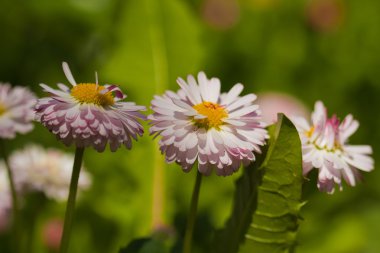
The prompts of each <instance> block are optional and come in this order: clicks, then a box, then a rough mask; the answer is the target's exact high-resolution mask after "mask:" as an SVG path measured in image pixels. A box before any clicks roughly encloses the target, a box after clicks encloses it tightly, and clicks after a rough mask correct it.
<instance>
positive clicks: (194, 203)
mask: <svg viewBox="0 0 380 253" xmlns="http://www.w3.org/2000/svg"><path fill="white" fill-rule="evenodd" d="M201 182H202V174H201V173H200V172H199V171H197V178H196V180H195V185H194V189H193V195H192V197H191V204H190V213H189V216H188V219H187V225H186V231H185V239H184V244H183V253H191V242H192V239H193V230H194V223H195V217H196V214H197V207H198V199H199V191H200V188H201Z"/></svg>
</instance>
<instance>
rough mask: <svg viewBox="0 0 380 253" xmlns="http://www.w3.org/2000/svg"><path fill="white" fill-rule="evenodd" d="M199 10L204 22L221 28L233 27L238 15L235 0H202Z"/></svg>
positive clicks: (237, 6)
mask: <svg viewBox="0 0 380 253" xmlns="http://www.w3.org/2000/svg"><path fill="white" fill-rule="evenodd" d="M201 11H202V17H203V19H204V20H205V21H206V23H208V24H209V25H210V26H212V27H214V28H217V29H221V30H226V29H229V28H231V27H233V26H234V25H235V24H236V23H237V22H238V20H239V16H240V8H239V3H238V1H237V0H204V1H203V4H202V10H201Z"/></svg>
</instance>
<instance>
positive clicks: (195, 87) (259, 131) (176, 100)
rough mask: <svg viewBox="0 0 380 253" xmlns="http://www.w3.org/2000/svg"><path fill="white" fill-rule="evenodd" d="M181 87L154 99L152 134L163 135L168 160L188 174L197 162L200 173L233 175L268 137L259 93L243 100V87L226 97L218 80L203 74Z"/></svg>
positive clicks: (258, 150) (247, 161) (182, 83)
mask: <svg viewBox="0 0 380 253" xmlns="http://www.w3.org/2000/svg"><path fill="white" fill-rule="evenodd" d="M177 82H178V84H179V86H180V87H181V89H180V90H179V91H178V92H177V93H174V92H172V91H167V92H166V93H165V94H164V95H162V96H155V98H154V99H153V100H152V107H151V108H152V110H153V111H154V113H153V114H151V115H149V116H148V119H149V120H151V124H152V126H151V127H150V133H151V134H155V135H156V136H157V135H160V136H161V137H162V138H161V140H160V141H159V145H160V149H161V152H162V153H163V154H165V155H166V161H167V162H169V163H171V162H177V163H178V164H180V165H181V166H182V168H183V170H184V171H186V172H187V171H190V170H191V168H192V166H193V165H194V163H195V162H196V161H197V162H198V170H199V171H200V172H201V173H202V174H205V175H209V174H210V173H211V171H212V169H213V168H215V170H216V174H217V175H223V176H226V175H230V174H232V173H234V172H235V171H237V170H238V169H239V167H240V165H241V163H243V164H244V165H248V164H249V163H250V162H251V161H254V160H255V155H254V153H253V152H257V153H260V152H261V150H260V146H262V145H264V144H265V139H266V138H268V135H267V131H266V130H265V129H264V128H263V127H264V124H263V123H262V122H261V121H260V111H259V106H258V105H255V104H253V101H255V99H256V95H254V94H248V95H245V96H243V97H240V96H239V94H240V93H241V92H242V90H243V85H242V84H236V85H235V86H234V87H232V89H231V90H230V91H229V92H228V93H222V94H221V93H220V81H219V79H217V78H212V79H211V80H209V79H207V77H206V75H205V74H204V73H203V72H200V73H199V74H198V81H197V80H195V78H194V77H193V76H191V75H189V76H188V78H187V82H186V81H185V80H183V79H181V78H179V79H178V80H177Z"/></svg>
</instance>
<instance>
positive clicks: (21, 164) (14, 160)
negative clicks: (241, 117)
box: [9, 145, 91, 201]
mask: <svg viewBox="0 0 380 253" xmlns="http://www.w3.org/2000/svg"><path fill="white" fill-rule="evenodd" d="M73 159H74V156H73V155H71V154H67V153H63V152H62V151H60V150H57V149H52V148H50V149H46V150H45V149H44V148H42V147H40V146H37V145H29V146H27V147H25V148H24V149H22V150H18V151H15V152H14V153H12V154H11V156H10V157H9V164H10V167H11V169H12V171H13V175H14V180H15V184H16V185H17V186H18V188H21V189H22V191H39V192H43V193H44V194H45V195H46V196H47V197H48V198H51V199H54V200H57V201H64V200H66V199H67V196H68V193H69V186H70V179H71V172H72V162H73ZM90 184H91V178H90V176H89V174H88V173H87V172H86V171H85V169H84V168H82V169H81V174H80V176H79V183H78V187H79V189H80V190H84V189H87V188H89V186H90Z"/></svg>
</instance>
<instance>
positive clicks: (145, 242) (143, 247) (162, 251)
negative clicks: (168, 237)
mask: <svg viewBox="0 0 380 253" xmlns="http://www.w3.org/2000/svg"><path fill="white" fill-rule="evenodd" d="M119 253H169V248H168V246H167V245H166V244H165V242H164V241H162V240H159V239H154V238H149V237H144V238H139V239H136V240H133V241H132V242H130V243H129V244H128V246H127V247H125V248H122V249H120V251H119Z"/></svg>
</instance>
